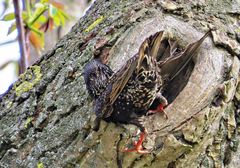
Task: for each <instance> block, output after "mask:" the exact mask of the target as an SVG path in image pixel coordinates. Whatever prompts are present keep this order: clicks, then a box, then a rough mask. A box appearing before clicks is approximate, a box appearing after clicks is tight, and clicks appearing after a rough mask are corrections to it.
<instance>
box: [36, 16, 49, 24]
mask: <svg viewBox="0 0 240 168" xmlns="http://www.w3.org/2000/svg"><path fill="white" fill-rule="evenodd" d="M37 21H38V22H40V23H46V21H47V18H46V16H44V15H41V16H39V18H38V19H37Z"/></svg>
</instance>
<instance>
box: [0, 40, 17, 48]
mask: <svg viewBox="0 0 240 168" xmlns="http://www.w3.org/2000/svg"><path fill="white" fill-rule="evenodd" d="M16 41H17V38H15V39H11V40H9V41H4V42H2V43H0V46H3V45H7V44H11V43H14V42H16Z"/></svg>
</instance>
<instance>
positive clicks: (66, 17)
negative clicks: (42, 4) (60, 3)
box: [58, 9, 69, 20]
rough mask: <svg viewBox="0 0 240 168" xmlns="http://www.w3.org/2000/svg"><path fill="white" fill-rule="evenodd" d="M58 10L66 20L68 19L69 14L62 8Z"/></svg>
mask: <svg viewBox="0 0 240 168" xmlns="http://www.w3.org/2000/svg"><path fill="white" fill-rule="evenodd" d="M58 12H59V13H60V14H61V15H62V16H64V18H65V19H66V20H68V19H69V15H68V14H66V13H65V12H64V11H63V10H61V9H59V10H58Z"/></svg>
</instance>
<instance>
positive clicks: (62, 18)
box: [57, 12, 65, 26]
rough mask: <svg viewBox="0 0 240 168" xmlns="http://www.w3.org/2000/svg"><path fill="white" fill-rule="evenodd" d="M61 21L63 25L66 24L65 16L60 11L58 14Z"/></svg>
mask: <svg viewBox="0 0 240 168" xmlns="http://www.w3.org/2000/svg"><path fill="white" fill-rule="evenodd" d="M57 16H58V17H59V19H60V21H61V25H62V26H64V25H65V17H64V16H63V15H62V14H61V13H60V12H58V15H57Z"/></svg>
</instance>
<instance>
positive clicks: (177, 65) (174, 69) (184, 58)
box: [159, 30, 211, 81]
mask: <svg viewBox="0 0 240 168" xmlns="http://www.w3.org/2000/svg"><path fill="white" fill-rule="evenodd" d="M210 33H211V30H209V31H208V32H207V33H206V34H205V35H204V36H203V37H202V38H201V39H199V40H198V41H197V42H195V43H192V44H189V45H188V46H187V47H186V49H185V50H184V51H183V52H181V53H178V54H174V53H170V52H169V54H170V56H168V57H165V56H163V58H165V59H164V60H162V61H160V62H159V68H160V69H161V72H160V75H161V76H162V77H167V78H168V79H167V80H168V81H171V80H172V79H173V78H175V77H176V76H177V75H178V73H179V72H181V70H182V69H183V68H184V67H185V66H186V65H187V64H188V62H189V61H190V60H191V58H193V57H194V56H195V55H197V53H198V50H199V48H200V45H201V44H202V42H203V41H204V40H205V38H206V37H207V36H208V35H209V34H210ZM174 46H175V45H174ZM169 47H171V45H169ZM170 50H173V49H170Z"/></svg>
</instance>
